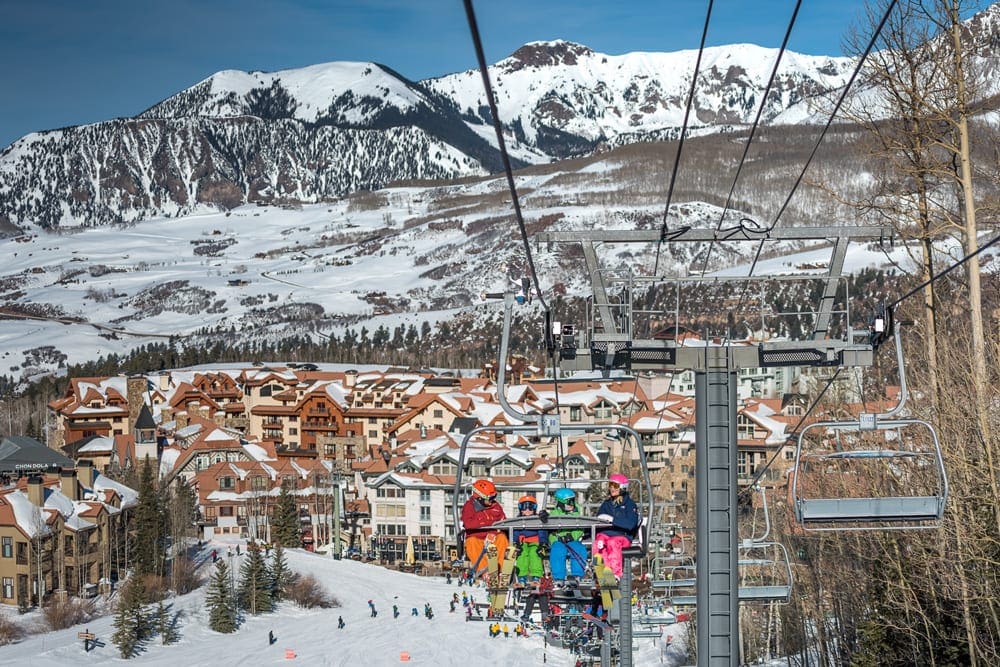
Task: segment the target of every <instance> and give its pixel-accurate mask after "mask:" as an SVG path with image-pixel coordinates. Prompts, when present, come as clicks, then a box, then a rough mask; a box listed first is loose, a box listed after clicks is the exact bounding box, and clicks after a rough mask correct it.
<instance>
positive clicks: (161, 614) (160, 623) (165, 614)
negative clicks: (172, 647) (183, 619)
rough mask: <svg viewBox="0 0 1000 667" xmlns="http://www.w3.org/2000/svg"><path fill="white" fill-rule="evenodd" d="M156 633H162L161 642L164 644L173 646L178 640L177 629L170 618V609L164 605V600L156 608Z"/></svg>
mask: <svg viewBox="0 0 1000 667" xmlns="http://www.w3.org/2000/svg"><path fill="white" fill-rule="evenodd" d="M156 631H157V632H159V633H160V642H161V643H163V644H173V643H174V642H176V641H177V639H178V636H177V627H176V626H175V625H174V621H173V619H172V618H171V617H170V608H169V607H167V606H166V605H164V604H163V600H160V604H159V605H158V606H157V608H156Z"/></svg>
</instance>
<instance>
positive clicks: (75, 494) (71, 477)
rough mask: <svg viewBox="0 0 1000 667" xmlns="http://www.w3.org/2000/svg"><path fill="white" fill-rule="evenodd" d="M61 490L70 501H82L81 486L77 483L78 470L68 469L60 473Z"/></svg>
mask: <svg viewBox="0 0 1000 667" xmlns="http://www.w3.org/2000/svg"><path fill="white" fill-rule="evenodd" d="M59 490H60V491H62V494H63V495H64V496H66V497H67V498H69V499H70V500H79V499H80V485H79V484H77V483H76V470H73V469H72V468H67V469H65V470H63V471H62V472H60V473H59Z"/></svg>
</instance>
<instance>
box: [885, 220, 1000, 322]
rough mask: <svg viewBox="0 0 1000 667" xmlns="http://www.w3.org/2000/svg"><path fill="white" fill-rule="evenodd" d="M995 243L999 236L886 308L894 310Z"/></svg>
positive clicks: (999, 238)
mask: <svg viewBox="0 0 1000 667" xmlns="http://www.w3.org/2000/svg"><path fill="white" fill-rule="evenodd" d="M997 242H1000V234H998V235H996V236H994V237H993V238H992V239H990V240H989V241H988V242H987V243H986V244H984V245H981V246H979V248H978V249H976V250H975V251H974V252H970V253H969V254H968V255H965V256H964V257H962V259H960V260H958V261H957V262H955V263H954V264H952V265H951V266H949V267H948V268H946V269H945V270H944V271H942V272H941V273H939V274H937V275H936V276H931V277H930V278H928V279H927V280H925V281H924V282H922V283H920V284H919V285H917V286H916V287H914V288H913V289H911V290H910V291H909V292H907V293H906V294H904V295H903V296H901V297H899V298H898V299H896V300H895V301H893V302H892V303H890V304H889V305H888V306H886V308H887V309H889V310H893V309H895V308H896V306H898V305H899V304H900V303H902V302H903V301H906V300H907V299H909V298H910V297H911V296H913V295H914V294H916V293H918V292H919V291H920V290H922V289H923V288H925V287H927V286H928V285H930V284H931V283H933V282H935V281H936V280H937V279H938V278H943V277H944V276H946V275H948V274H949V273H951V272H952V271H954V270H955V269H957V268H958V267H960V266H962V265H963V264H965V263H966V262H968V261H969V260H970V259H972V258H973V257H976V256H978V255H979V254H980V253H981V252H983V251H984V250H986V249H987V248H989V247H991V246H993V245H996V243H997Z"/></svg>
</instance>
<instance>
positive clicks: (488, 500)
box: [462, 479, 507, 576]
mask: <svg viewBox="0 0 1000 667" xmlns="http://www.w3.org/2000/svg"><path fill="white" fill-rule="evenodd" d="M506 518H507V515H506V514H505V513H504V511H503V507H502V506H501V505H500V503H498V502H497V488H496V487H495V486H494V485H493V482H491V481H489V480H488V479H479V480H476V481H475V482H473V483H472V497H471V498H469V499H468V500H467V501H466V502H465V505H463V506H462V527H463V528H465V557H466V558H468V559H469V562H470V563H471V564H472V570H473V575H474V576H475V575H476V574H478V572H479V571H481V570H484V569H486V555H485V554H484V553H483V552H484V549H485V548H486V543H487V542H492V543H493V544H495V545H496V547H497V553H498V554H499V559H498V562H499V563H500V564H501V565H503V557H504V552H505V551H507V534H506V533H504V532H503V531H502V530H491V529H490V528H489V526H492V525H493V524H494V523H496V522H497V521H502V520H504V519H506Z"/></svg>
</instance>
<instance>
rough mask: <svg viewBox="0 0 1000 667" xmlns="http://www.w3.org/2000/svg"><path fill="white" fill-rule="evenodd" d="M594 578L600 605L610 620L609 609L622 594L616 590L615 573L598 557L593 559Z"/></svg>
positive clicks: (616, 580)
mask: <svg viewBox="0 0 1000 667" xmlns="http://www.w3.org/2000/svg"><path fill="white" fill-rule="evenodd" d="M594 578H595V579H597V585H598V586H599V587H600V589H601V605H602V606H603V607H604V611H605V613H607V614H608V618H610V617H611V609H612V607H613V606H614V604H615V602H617V600H618V599H619V598H620V597H621V595H622V594H621V591H620V590H619V589H618V579H617V578H616V577H615V573H614V572H612V571H611V568H610V567H608V566H607V565H605V564H604V562H603V561H602V560H601V557H600V556H595V558H594Z"/></svg>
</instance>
